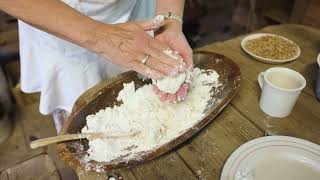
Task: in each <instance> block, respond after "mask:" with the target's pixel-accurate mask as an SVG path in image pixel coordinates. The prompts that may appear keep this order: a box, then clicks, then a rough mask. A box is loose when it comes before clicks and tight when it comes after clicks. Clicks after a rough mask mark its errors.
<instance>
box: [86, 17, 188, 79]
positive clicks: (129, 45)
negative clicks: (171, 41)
mask: <svg viewBox="0 0 320 180" xmlns="http://www.w3.org/2000/svg"><path fill="white" fill-rule="evenodd" d="M154 28H156V27H155V25H154V23H153V21H141V22H130V23H123V24H115V25H106V24H100V25H99V26H98V27H97V28H96V29H95V30H94V31H93V32H91V33H92V35H91V36H90V37H91V38H90V39H88V40H87V42H86V43H85V44H86V46H87V48H88V49H91V50H93V51H94V52H96V53H98V54H101V55H102V56H104V57H106V58H107V59H108V60H110V61H111V62H112V63H114V64H118V65H120V66H122V67H124V68H127V69H129V70H134V71H136V72H139V73H140V74H142V75H145V76H147V77H150V78H152V79H159V78H161V77H163V76H165V75H167V76H168V75H170V76H173V75H176V74H178V73H179V72H183V71H185V69H186V65H185V64H184V63H183V62H179V61H174V60H173V59H172V58H170V57H169V56H167V55H165V54H163V53H162V51H163V49H166V48H168V45H167V44H166V43H164V42H161V41H160V40H158V39H154V38H152V37H151V36H149V35H148V34H147V33H146V31H148V30H153V29H154ZM146 55H150V56H149V57H148V59H147V61H146V62H145V63H143V62H142V59H143V58H145V57H146Z"/></svg>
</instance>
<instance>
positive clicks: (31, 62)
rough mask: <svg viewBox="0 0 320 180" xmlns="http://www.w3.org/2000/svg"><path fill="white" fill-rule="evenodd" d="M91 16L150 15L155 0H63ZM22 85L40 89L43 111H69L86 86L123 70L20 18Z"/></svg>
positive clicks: (100, 18) (105, 19)
mask: <svg viewBox="0 0 320 180" xmlns="http://www.w3.org/2000/svg"><path fill="white" fill-rule="evenodd" d="M63 1H64V2H65V3H66V4H68V5H69V6H71V7H73V8H74V9H76V10H77V11H79V12H81V13H82V14H85V15H87V16H90V17H91V18H93V19H95V20H98V21H101V22H104V23H108V24H115V23H123V22H127V21H130V20H145V19H151V18H153V17H154V15H155V0H63ZM19 37H20V59H21V89H22V91H24V92H26V93H33V92H41V99H40V108H39V109H40V112H41V113H42V114H45V115H47V114H50V113H52V112H53V111H54V110H55V109H63V110H66V111H68V112H69V113H70V112H71V110H72V107H73V104H74V103H75V101H76V100H77V98H78V97H79V96H80V95H81V94H82V93H83V92H85V91H86V90H87V89H89V88H91V87H93V86H94V85H96V84H98V83H99V82H100V81H102V80H104V79H108V78H111V77H114V76H116V75H117V74H119V73H121V72H123V71H124V70H123V69H121V68H120V67H119V66H116V65H113V64H111V63H108V61H107V60H106V59H104V58H103V57H101V56H99V55H97V54H95V53H92V52H90V51H88V50H86V49H84V48H81V47H79V46H77V45H75V44H72V43H69V42H67V41H65V40H62V39H60V38H57V37H55V36H53V35H50V34H48V33H45V32H43V31H40V30H38V29H35V28H33V27H31V26H29V25H28V24H26V23H24V22H22V21H19Z"/></svg>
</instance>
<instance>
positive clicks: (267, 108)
mask: <svg viewBox="0 0 320 180" xmlns="http://www.w3.org/2000/svg"><path fill="white" fill-rule="evenodd" d="M258 82H259V85H260V88H261V89H262V92H261V97H260V102H259V105H260V108H261V109H262V111H263V112H265V113H266V114H268V115H269V116H272V117H279V118H281V117H286V116H288V115H289V114H290V113H291V111H292V108H293V106H294V105H295V103H296V101H297V99H298V97H299V95H300V93H301V91H302V89H303V88H304V87H305V86H306V80H305V78H304V77H303V76H302V75H301V74H300V73H299V72H297V71H294V70H292V69H289V68H284V67H273V68H270V69H268V70H266V71H264V72H262V73H260V74H259V76H258Z"/></svg>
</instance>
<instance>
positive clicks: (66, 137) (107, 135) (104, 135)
mask: <svg viewBox="0 0 320 180" xmlns="http://www.w3.org/2000/svg"><path fill="white" fill-rule="evenodd" d="M139 133H140V132H133V133H126V134H116V133H79V134H66V135H59V136H53V137H49V138H43V139H38V140H35V141H32V142H31V143H30V147H31V149H36V148H38V147H42V146H47V145H49V144H53V143H58V142H63V141H71V140H76V139H88V140H91V139H98V138H127V137H133V136H135V135H137V134H139Z"/></svg>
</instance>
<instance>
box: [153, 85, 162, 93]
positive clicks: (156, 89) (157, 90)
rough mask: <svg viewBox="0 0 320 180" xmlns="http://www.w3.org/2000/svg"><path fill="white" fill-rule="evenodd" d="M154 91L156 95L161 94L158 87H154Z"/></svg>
mask: <svg viewBox="0 0 320 180" xmlns="http://www.w3.org/2000/svg"><path fill="white" fill-rule="evenodd" d="M152 90H153V92H154V93H155V94H156V95H159V93H160V89H159V88H158V87H157V86H156V85H154V84H153V85H152Z"/></svg>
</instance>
